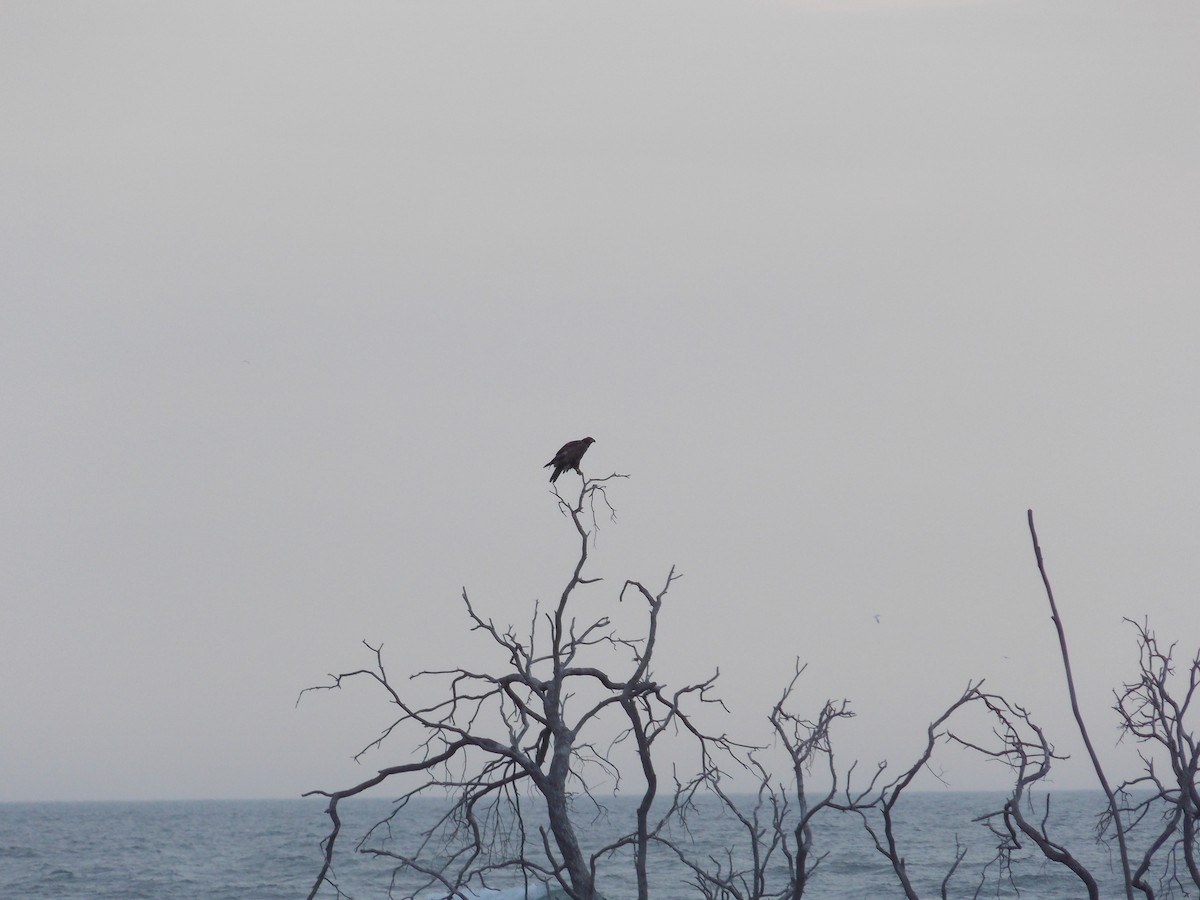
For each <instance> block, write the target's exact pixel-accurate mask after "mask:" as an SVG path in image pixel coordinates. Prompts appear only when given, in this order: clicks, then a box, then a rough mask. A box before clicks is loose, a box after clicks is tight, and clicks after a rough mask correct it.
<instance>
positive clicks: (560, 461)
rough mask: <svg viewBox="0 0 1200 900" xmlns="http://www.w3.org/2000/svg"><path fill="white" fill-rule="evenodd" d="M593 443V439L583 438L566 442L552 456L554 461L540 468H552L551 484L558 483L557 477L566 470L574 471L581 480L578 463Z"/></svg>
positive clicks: (581, 474)
mask: <svg viewBox="0 0 1200 900" xmlns="http://www.w3.org/2000/svg"><path fill="white" fill-rule="evenodd" d="M594 443H596V441H595V440H594V439H593V438H590V437H585V438H584V439H583V440H582V441H567V442H566V443H565V444H563V445H562V446H561V447H560V448H559V450H558V452H557V453H555V454H554V459H552V460H550V462H548V463H546V464H545V465H544V466H542V468H543V469H548V468H550V467H551V466H554V472H553V473H551V475H550V481H551V483H553V482H555V481H558V476H559V475H561V474H562V473H563V472H565V471H567V469H574V470H575V471H576V472H577V473H578V474H579V477H580V478H582V477H583V473H582V472H580V471H579V461H580V460H581V459H583V454H585V453H587V449H588V447H590V446H592V444H594Z"/></svg>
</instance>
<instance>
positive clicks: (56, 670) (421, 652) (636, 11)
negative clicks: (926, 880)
mask: <svg viewBox="0 0 1200 900" xmlns="http://www.w3.org/2000/svg"><path fill="white" fill-rule="evenodd" d="M1198 46H1200V6H1197V5H1196V4H1195V3H1193V2H1191V0H1187V2H1182V0H1180V2H1172V0H1166V2H1155V3H1130V2H1110V0H1070V2H1048V0H1036V2H1025V0H1011V2H986V0H979V2H968V0H964V2H918V0H894V2H884V0H877V2H855V0H847V2H834V0H827V2H800V0H797V2H770V3H723V4H718V3H711V2H705V0H702V2H694V0H689V2H679V3H643V2H638V3H626V2H606V3H600V4H576V3H566V4H564V3H558V2H554V3H550V2H547V3H528V2H520V3H478V2H456V3H432V4H411V3H390V2H389V3H362V2H349V3H298V2H261V3H255V4H244V3H241V2H237V3H233V2H210V0H206V2H204V3H171V4H161V3H128V2H115V3H103V4H101V3H62V2H46V0H37V2H14V0H9V2H6V3H5V4H4V5H3V8H2V10H0V110H3V128H2V130H0V253H2V258H3V262H2V265H0V304H2V316H0V321H2V327H0V419H2V421H3V426H2V427H0V458H2V459H3V467H4V474H3V478H2V480H0V491H2V494H0V506H2V509H3V514H2V516H0V529H2V531H0V547H2V548H3V549H2V550H0V602H2V606H0V697H2V709H3V720H4V724H3V728H2V729H0V799H3V800H27V799H35V800H38V799H41V800H50V799H93V798H98V799H105V798H168V797H275V796H279V797H286V796H296V795H298V794H299V793H300V792H302V791H304V790H308V789H311V788H316V787H326V788H330V787H340V786H343V785H344V784H346V783H348V782H349V781H351V780H354V779H357V778H358V777H360V776H362V775H363V773H364V772H369V771H370V766H371V765H373V764H374V763H376V762H378V763H381V764H382V763H385V762H391V761H394V760H395V757H396V756H397V755H399V754H401V753H402V751H403V749H404V748H403V747H401V746H397V747H396V748H394V750H393V751H392V753H390V754H387V755H385V756H381V757H375V758H372V759H371V760H369V761H368V763H367V767H366V768H363V767H358V766H356V765H355V764H354V763H353V762H351V761H350V756H351V754H352V753H353V752H354V751H355V750H357V749H358V748H359V747H360V746H361V745H362V744H364V743H366V742H367V741H368V740H370V739H371V738H372V737H373V736H374V734H375V732H376V730H377V728H378V727H380V726H381V725H382V724H385V723H386V721H387V710H386V707H385V706H384V704H383V703H382V699H381V698H379V697H377V696H375V695H369V694H368V693H367V692H362V693H358V692H355V693H353V694H343V695H342V696H340V697H334V696H332V695H321V696H319V697H315V698H311V702H310V701H305V702H304V703H302V704H301V706H300V707H299V708H298V709H295V708H293V701H294V700H295V697H296V694H297V692H298V691H299V690H300V689H301V688H303V687H305V686H307V685H309V684H313V683H317V682H319V681H321V680H323V678H324V676H325V673H327V672H329V671H333V670H338V669H343V668H346V667H356V666H357V665H359V664H360V663H364V662H367V659H366V658H365V656H364V653H363V648H362V647H361V645H360V644H359V641H360V640H362V639H363V638H367V639H370V640H371V641H373V642H378V641H382V642H383V643H384V644H385V647H386V649H387V651H388V653H389V659H390V663H391V669H392V671H393V672H395V673H398V674H407V673H408V672H411V671H415V670H416V669H419V668H421V667H424V666H432V665H445V664H447V663H450V662H479V661H480V660H484V659H486V657H485V656H483V655H481V650H480V648H481V647H483V646H485V645H484V644H482V643H481V642H480V641H478V640H476V639H472V638H469V637H468V636H467V635H466V631H465V627H464V622H465V619H464V616H463V614H462V611H461V607H460V604H459V601H458V594H459V592H460V590H461V588H462V586H464V585H465V586H466V587H467V588H468V590H470V591H471V593H472V595H473V597H474V599H475V601H476V602H477V603H478V604H479V606H480V608H481V610H482V611H483V612H484V613H485V614H487V615H490V616H493V617H495V618H496V619H497V620H499V621H502V622H508V621H512V622H525V621H527V619H528V616H529V612H528V611H529V609H530V604H531V602H532V601H533V600H534V599H535V598H538V597H540V598H543V599H545V598H548V597H551V596H553V595H555V594H556V593H557V591H558V590H559V589H560V588H561V585H562V583H563V581H564V579H565V578H566V577H567V575H568V574H569V571H570V566H571V564H572V561H573V558H572V555H571V554H572V552H573V549H574V544H573V539H572V536H571V532H570V530H569V526H568V525H567V524H566V523H564V522H563V520H562V519H561V518H560V517H559V515H558V513H557V512H556V510H555V505H554V502H553V499H552V498H551V497H550V495H549V494H548V493H547V484H546V481H545V478H546V473H545V471H544V470H543V469H542V468H541V465H542V463H544V462H545V461H546V460H547V459H549V458H550V455H551V454H552V453H553V452H554V450H555V449H556V448H557V447H558V446H559V445H560V444H562V443H563V442H564V441H566V440H569V439H573V438H579V437H583V436H584V435H591V436H593V437H595V438H596V444H595V446H594V447H592V448H591V450H590V452H589V454H588V457H587V460H586V462H587V463H588V466H587V471H588V472H589V474H597V475H598V474H604V473H607V472H611V471H614V470H616V471H619V472H624V473H629V474H630V475H631V476H632V477H631V478H630V479H629V481H628V482H622V483H620V484H618V485H616V486H615V487H614V488H613V490H612V499H613V501H614V503H615V504H616V505H617V507H618V510H619V512H620V519H619V521H618V523H616V524H615V525H607V524H606V525H605V527H604V529H603V530H602V532H601V534H600V540H599V546H598V548H597V552H596V555H595V557H594V560H595V562H594V573H595V574H597V575H603V576H605V577H606V579H607V580H606V582H605V586H600V587H596V588H593V589H592V591H591V593H589V594H588V596H587V597H586V598H584V599H583V600H581V604H582V611H591V612H596V613H603V612H605V611H607V610H610V609H612V608H613V607H614V606H615V597H616V591H617V589H618V588H619V586H620V584H621V582H622V581H623V580H624V579H625V578H627V577H629V578H639V579H644V580H646V581H647V582H651V583H658V582H661V580H662V579H663V578H664V577H665V575H666V573H667V570H668V569H669V567H670V566H671V565H672V564H674V565H676V566H678V568H679V570H680V571H681V572H683V573H684V576H685V577H684V578H683V580H682V581H680V582H678V583H677V584H676V586H675V588H674V589H673V591H672V594H671V599H670V603H669V605H668V608H667V610H666V611H665V613H664V623H663V628H664V635H663V639H662V641H663V642H662V646H661V647H660V652H661V660H660V663H659V666H658V671H657V674H658V676H659V678H660V679H664V680H669V681H673V682H680V681H684V680H695V679H699V678H703V677H705V676H707V675H708V674H709V673H710V672H711V671H712V670H713V668H714V667H716V666H720V668H721V672H722V675H721V679H722V684H723V688H722V691H721V693H722V695H723V696H724V697H725V698H726V699H727V702H728V703H729V704H730V706H731V708H732V710H733V713H732V719H731V722H730V725H729V729H730V731H732V732H736V733H738V734H740V735H742V736H744V737H745V738H746V739H749V740H756V739H757V740H761V739H764V738H765V737H766V730H765V729H764V728H763V726H762V723H761V718H762V716H763V714H764V713H765V712H766V710H767V709H768V708H769V705H770V704H771V702H773V701H774V699H775V697H776V695H777V693H778V690H779V689H780V688H781V687H782V686H783V684H784V683H785V682H786V680H787V678H788V677H789V676H790V674H791V670H792V665H793V660H794V658H796V657H799V658H801V659H802V660H805V661H807V662H808V663H809V670H808V673H807V674H806V677H805V680H804V682H803V683H802V689H801V691H800V695H799V698H798V699H799V700H800V701H801V703H802V704H811V708H813V709H815V706H816V704H817V702H818V701H819V700H821V699H823V698H824V697H826V696H832V697H848V698H850V700H851V701H852V703H853V706H854V708H855V709H856V710H857V711H858V713H859V716H858V718H856V719H855V720H854V721H853V722H850V723H847V726H846V728H845V729H843V731H842V732H841V733H840V735H838V740H839V747H840V752H841V754H842V755H843V758H844V759H845V760H846V761H849V759H851V758H855V757H858V758H861V759H862V760H863V762H864V764H866V765H868V766H869V765H871V764H873V763H874V762H875V761H876V760H878V759H881V758H887V759H889V760H892V761H893V762H895V763H900V762H905V761H906V760H908V759H910V758H911V755H912V752H913V750H914V748H915V747H916V746H917V745H918V743H919V742H920V741H921V740H922V739H923V732H924V727H925V725H926V723H927V722H928V720H929V719H930V718H931V717H933V716H935V715H937V714H938V713H939V712H940V710H941V709H942V708H944V707H945V706H946V705H947V704H948V703H949V702H950V701H951V700H953V699H954V697H956V696H957V694H958V693H959V692H960V691H961V689H962V688H963V687H964V686H965V684H966V682H967V680H968V679H969V678H972V677H986V678H987V679H988V685H989V686H990V687H992V688H993V689H995V690H998V691H1002V692H1004V693H1006V694H1008V695H1009V696H1010V697H1011V698H1012V699H1013V700H1015V701H1017V702H1021V703H1023V704H1025V705H1026V706H1028V707H1029V708H1030V709H1031V710H1032V712H1033V713H1034V715H1035V716H1036V717H1037V718H1038V719H1039V720H1040V721H1041V722H1042V723H1043V724H1045V725H1046V727H1047V728H1048V730H1049V731H1050V734H1051V736H1052V738H1053V739H1054V740H1055V741H1056V744H1057V745H1058V746H1059V747H1060V749H1062V750H1064V751H1065V752H1070V753H1072V754H1074V755H1075V757H1076V759H1075V760H1072V762H1070V763H1067V764H1064V765H1063V766H1062V767H1061V768H1060V769H1059V770H1058V775H1057V777H1056V784H1057V785H1058V786H1061V787H1077V786H1088V785H1090V783H1091V782H1090V781H1089V780H1088V778H1087V773H1086V772H1085V771H1084V770H1083V769H1082V768H1081V766H1080V765H1079V764H1078V763H1079V762H1080V759H1079V757H1080V752H1079V746H1078V741H1077V740H1076V739H1075V736H1074V730H1073V728H1072V727H1071V726H1070V725H1068V722H1067V720H1066V719H1065V718H1064V717H1065V716H1066V715H1067V709H1068V707H1067V705H1066V697H1065V690H1064V688H1063V685H1062V680H1061V677H1060V663H1059V661H1058V659H1057V656H1056V652H1055V651H1056V645H1055V641H1054V634H1053V629H1052V626H1051V624H1050V622H1049V619H1048V614H1047V610H1046V605H1045V600H1044V597H1043V595H1042V593H1041V586H1040V582H1039V581H1038V577H1037V571H1036V568H1035V566H1034V561H1033V558H1032V554H1031V552H1030V546H1029V538H1028V534H1027V532H1026V529H1025V519H1024V516H1025V510H1026V508H1027V507H1033V508H1034V510H1035V512H1036V515H1037V517H1038V525H1039V530H1040V533H1041V537H1042V541H1043V545H1044V547H1045V549H1046V553H1047V561H1048V564H1049V566H1050V569H1051V575H1052V577H1053V578H1054V580H1055V587H1056V590H1057V592H1058V596H1059V601H1060V604H1061V608H1062V611H1063V615H1064V618H1065V620H1066V625H1067V628H1068V630H1069V635H1070V639H1071V641H1072V652H1073V655H1074V662H1075V665H1076V667H1077V670H1078V675H1079V677H1080V679H1081V681H1082V698H1083V701H1084V703H1085V707H1086V710H1087V712H1088V714H1089V716H1090V717H1091V719H1092V728H1093V732H1094V736H1095V738H1096V741H1097V743H1098V744H1099V745H1100V746H1101V747H1102V748H1103V750H1104V753H1105V755H1106V758H1108V759H1111V760H1112V761H1113V764H1114V766H1117V767H1118V769H1119V768H1120V765H1121V763H1120V760H1121V759H1127V758H1128V748H1126V749H1124V750H1113V744H1114V742H1115V739H1116V733H1115V731H1114V730H1113V728H1112V718H1111V716H1110V715H1109V714H1108V713H1107V708H1108V705H1109V703H1110V700H1111V694H1110V690H1111V688H1113V687H1115V686H1116V685H1117V684H1118V683H1119V681H1120V680H1121V679H1122V678H1123V677H1129V676H1131V675H1132V674H1133V672H1134V665H1135V662H1136V655H1135V652H1134V645H1133V642H1132V640H1131V631H1130V629H1129V628H1128V626H1123V625H1122V624H1121V619H1122V617H1123V616H1131V617H1135V618H1141V617H1142V616H1149V617H1150V620H1151V623H1152V625H1153V626H1155V627H1156V628H1157V629H1158V630H1159V632H1160V633H1161V634H1162V635H1163V636H1164V637H1169V638H1171V639H1177V640H1179V641H1181V643H1182V649H1183V652H1184V654H1185V655H1188V654H1190V653H1191V652H1193V651H1194V650H1195V648H1196V647H1197V645H1200V615H1198V614H1197V612H1196V610H1197V605H1196V596H1197V586H1198V585H1200V553H1197V552H1196V544H1197V540H1198V538H1200V505H1198V502H1197V501H1198V494H1200V475H1198V474H1197V458H1198V457H1200V417H1198V416H1197V400H1198V398H1197V386H1198V384H1200V378H1198V374H1200V373H1198V371H1197V368H1198V365H1197V351H1196V346H1197V339H1198V338H1200V311H1198V309H1197V301H1198V299H1200V252H1198V249H1200V54H1198V53H1197V47H1198ZM875 616H878V617H879V621H878V622H876V621H875V618H874V617H875ZM947 765H948V768H949V773H948V774H949V776H950V780H951V783H952V785H953V786H954V787H959V788H971V787H978V786H988V785H995V784H1001V783H1002V779H1000V778H999V773H996V772H991V773H990V774H989V772H987V771H983V772H980V771H977V769H976V768H975V767H972V766H970V765H969V764H967V763H966V762H962V763H961V764H960V763H959V762H958V761H956V760H950V761H949V762H948V763H947ZM1118 774H1121V772H1120V771H1119V772H1118Z"/></svg>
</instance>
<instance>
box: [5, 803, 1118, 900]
mask: <svg viewBox="0 0 1200 900" xmlns="http://www.w3.org/2000/svg"><path fill="white" fill-rule="evenodd" d="M1101 801H1102V798H1101V797H1100V796H1099V795H1098V794H1095V793H1062V794H1055V795H1054V800H1053V804H1052V811H1053V816H1052V818H1051V823H1052V830H1053V836H1055V837H1056V838H1057V839H1058V840H1060V842H1062V843H1066V844H1067V845H1069V846H1070V847H1071V849H1072V850H1073V852H1075V853H1076V855H1078V856H1079V857H1080V858H1081V859H1082V860H1083V861H1084V862H1085V864H1087V865H1088V866H1089V867H1091V869H1092V871H1093V873H1094V874H1096V875H1097V876H1098V877H1100V878H1101V879H1102V880H1106V889H1105V891H1104V896H1118V895H1122V896H1123V891H1121V890H1120V888H1119V880H1116V879H1115V878H1114V877H1113V874H1112V872H1113V868H1114V867H1115V865H1116V863H1115V859H1111V858H1110V854H1109V853H1108V851H1107V850H1106V848H1104V847H1103V846H1100V845H1097V844H1096V842H1095V838H1094V815H1095V813H1096V812H1097V810H1098V809H1099V806H1100V804H1101ZM998 805H999V797H998V796H997V795H989V794H973V793H936V794H934V793H926V794H912V795H911V796H906V797H905V798H904V800H903V801H902V804H901V807H900V809H899V812H900V816H899V823H898V826H899V827H898V832H897V833H898V835H899V840H900V844H901V848H902V851H903V853H904V856H905V858H906V860H907V863H908V868H909V872H910V876H911V877H912V879H913V882H914V884H915V885H916V887H917V889H918V891H919V892H920V893H921V896H923V897H938V896H940V892H939V885H940V883H941V880H942V878H943V877H944V876H945V874H946V872H947V870H948V869H949V867H950V864H951V862H952V861H953V857H954V846H955V836H956V835H957V836H958V839H959V841H960V842H962V843H963V844H966V845H967V846H968V847H969V848H970V850H969V853H968V855H967V857H966V859H965V860H964V861H963V863H962V865H961V866H960V868H959V870H958V873H957V874H956V876H955V878H954V879H953V880H952V881H951V882H950V890H949V896H951V897H972V896H973V895H974V894H975V891H976V889H977V888H978V887H979V885H980V883H981V871H982V870H983V867H984V865H985V864H986V863H987V862H988V860H990V859H991V858H992V857H993V856H994V850H995V843H996V842H995V839H994V838H993V837H992V836H991V835H990V834H989V833H988V832H987V831H986V829H984V828H983V827H982V826H980V825H978V824H973V823H972V821H971V820H972V818H974V817H975V816H977V815H979V814H981V813H984V812H988V811H991V810H993V809H995V808H996V807H997V806H998ZM436 808H437V807H436V805H435V804H433V803H427V804H425V805H424V806H423V807H419V808H417V809H416V810H415V811H414V815H410V816H407V817H405V818H404V819H402V820H399V821H397V822H396V823H395V824H394V826H393V829H392V841H393V844H392V845H393V846H403V845H405V843H406V842H411V839H412V837H413V836H414V835H416V834H417V833H418V832H419V831H420V830H421V829H422V828H423V827H426V825H427V823H428V817H429V816H431V815H432V814H433V813H434V812H436ZM390 809H391V807H390V804H389V803H388V801H385V800H365V801H361V802H359V803H358V804H353V803H346V804H345V805H344V806H342V807H341V811H342V813H343V818H344V819H345V820H346V823H345V826H344V829H345V830H344V839H343V840H344V843H343V845H342V852H340V853H339V854H338V857H337V868H336V874H337V877H338V880H339V884H340V886H341V887H342V889H343V890H344V891H346V892H347V893H349V894H350V895H351V896H353V897H356V898H371V897H386V896H388V885H389V882H390V879H391V874H392V869H391V866H389V865H387V864H386V863H384V862H380V861H376V860H372V859H369V858H366V857H364V856H362V855H360V854H355V853H354V852H353V849H354V845H355V843H356V841H357V839H358V838H359V837H360V836H361V835H362V833H363V832H364V831H365V829H366V827H367V826H369V825H370V824H371V823H372V822H374V821H376V820H377V819H379V818H381V817H382V816H384V815H386V814H387V813H388V812H389V811H390ZM632 809H633V803H632V801H628V800H624V799H622V800H618V801H615V802H614V803H611V804H610V805H609V816H608V820H607V821H606V820H603V819H602V820H600V821H598V822H596V823H594V824H592V825H589V826H588V829H589V830H588V831H586V832H585V834H586V835H587V837H588V838H596V837H599V836H601V835H602V834H603V833H605V832H610V831H612V830H613V829H615V828H617V827H618V826H621V825H625V823H627V822H628V821H629V818H628V817H629V816H630V814H631V812H632ZM327 827H328V819H327V817H326V816H325V815H324V803H323V802H321V801H307V800H282V801H200V802H163V803H43V804H25V803H10V804H0V898H2V900H25V898H30V900H33V898H54V900H75V898H79V900H84V898H86V900H102V898H113V900H118V898H119V900H137V898H146V900H166V898H181V900H182V898H187V900H191V898H197V900H199V898H205V900H208V898H212V900H284V898H288V900H291V898H297V897H304V896H305V895H306V893H307V891H308V889H309V887H310V886H311V884H312V880H313V878H314V876H315V875H316V873H317V871H318V869H319V867H320V861H321V856H320V849H319V846H318V845H319V842H320V840H321V838H322V837H323V836H324V834H325V833H326V829H327ZM625 827H628V826H627V825H625ZM677 837H679V839H680V840H681V841H683V843H684V844H685V845H686V846H687V847H688V849H689V850H690V851H691V852H692V853H694V854H695V855H696V856H697V857H700V858H703V857H704V856H706V855H707V854H709V853H715V854H723V853H724V851H725V850H726V849H728V848H729V847H731V846H735V845H736V843H737V837H738V833H737V830H736V828H735V827H734V826H733V823H732V822H731V821H730V820H728V819H726V818H723V817H721V816H718V815H715V814H709V815H701V816H697V817H695V818H694V819H693V823H692V828H691V833H690V835H683V834H679V835H677ZM816 842H817V845H818V847H817V849H818V850H820V851H822V852H828V854H829V855H828V857H827V858H826V859H825V861H824V862H823V863H822V864H821V866H820V868H819V869H818V871H817V873H816V876H815V878H814V880H813V882H812V883H811V886H810V889H809V892H808V894H807V896H811V897H814V898H818V900H861V898H876V897H877V898H893V897H901V896H902V892H901V891H900V888H899V887H898V884H897V881H896V877H895V875H894V874H893V872H892V870H891V867H890V866H889V864H888V863H887V862H886V861H885V860H884V859H883V858H882V857H881V856H879V854H877V853H876V852H875V850H874V849H873V847H872V845H871V842H870V838H869V837H868V836H867V834H866V833H865V832H864V830H863V828H862V826H861V825H860V824H859V823H858V820H857V819H856V818H854V817H852V816H846V815H832V816H830V817H828V818H826V819H825V820H824V821H818V824H817V826H816ZM1112 856H1113V857H1115V852H1114V854H1112ZM651 869H652V882H653V886H654V890H653V895H654V896H655V897H656V898H664V900H674V898H684V897H699V896H700V894H699V893H698V892H697V891H696V889H695V888H694V887H691V886H689V884H688V883H687V882H688V878H687V873H686V870H683V869H681V868H680V867H679V865H678V863H677V862H675V861H673V860H672V859H671V858H670V857H669V856H668V855H667V854H666V853H662V854H659V855H658V856H657V857H656V858H654V859H652V866H651ZM776 874H777V875H780V876H781V875H782V870H777V873H776ZM1009 874H1011V878H1010V877H1008V875H1005V876H1004V877H999V875H1000V873H999V872H998V871H997V870H996V867H995V866H993V867H992V868H991V869H989V870H988V871H987V872H986V873H984V874H983V876H982V878H983V889H982V890H981V891H980V894H979V896H981V897H996V896H1001V897H1016V896H1018V893H1017V892H1018V890H1019V892H1020V894H1019V896H1021V897H1025V898H1033V900H1036V898H1056V900H1057V898H1062V900H1067V898H1075V897H1082V896H1084V892H1083V891H1082V889H1081V887H1080V885H1079V883H1078V882H1077V881H1076V880H1075V879H1074V878H1073V877H1072V876H1070V875H1069V874H1068V873H1066V872H1065V871H1064V870H1062V869H1061V868H1059V867H1057V866H1052V865H1050V864H1048V863H1046V862H1044V861H1043V860H1042V859H1041V858H1040V856H1037V855H1036V854H1032V853H1022V854H1018V855H1017V860H1016V862H1015V864H1014V868H1013V870H1012V872H1011V873H1009ZM600 883H601V886H602V890H603V892H604V893H605V894H606V895H607V896H608V897H610V898H617V900H620V898H625V897H630V896H633V895H634V894H635V890H634V881H633V874H632V866H631V864H630V861H629V859H628V857H626V858H622V859H617V860H613V861H612V862H610V863H609V864H608V865H607V866H606V867H603V868H601V870H600ZM406 886H408V883H406V882H404V881H403V880H401V881H399V882H398V887H397V889H396V891H395V894H394V896H398V897H403V896H406V893H405V891H404V888H405V887H406ZM321 896H328V897H333V896H334V892H333V891H332V890H328V891H327V892H326V893H323V894H322V895H321Z"/></svg>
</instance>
